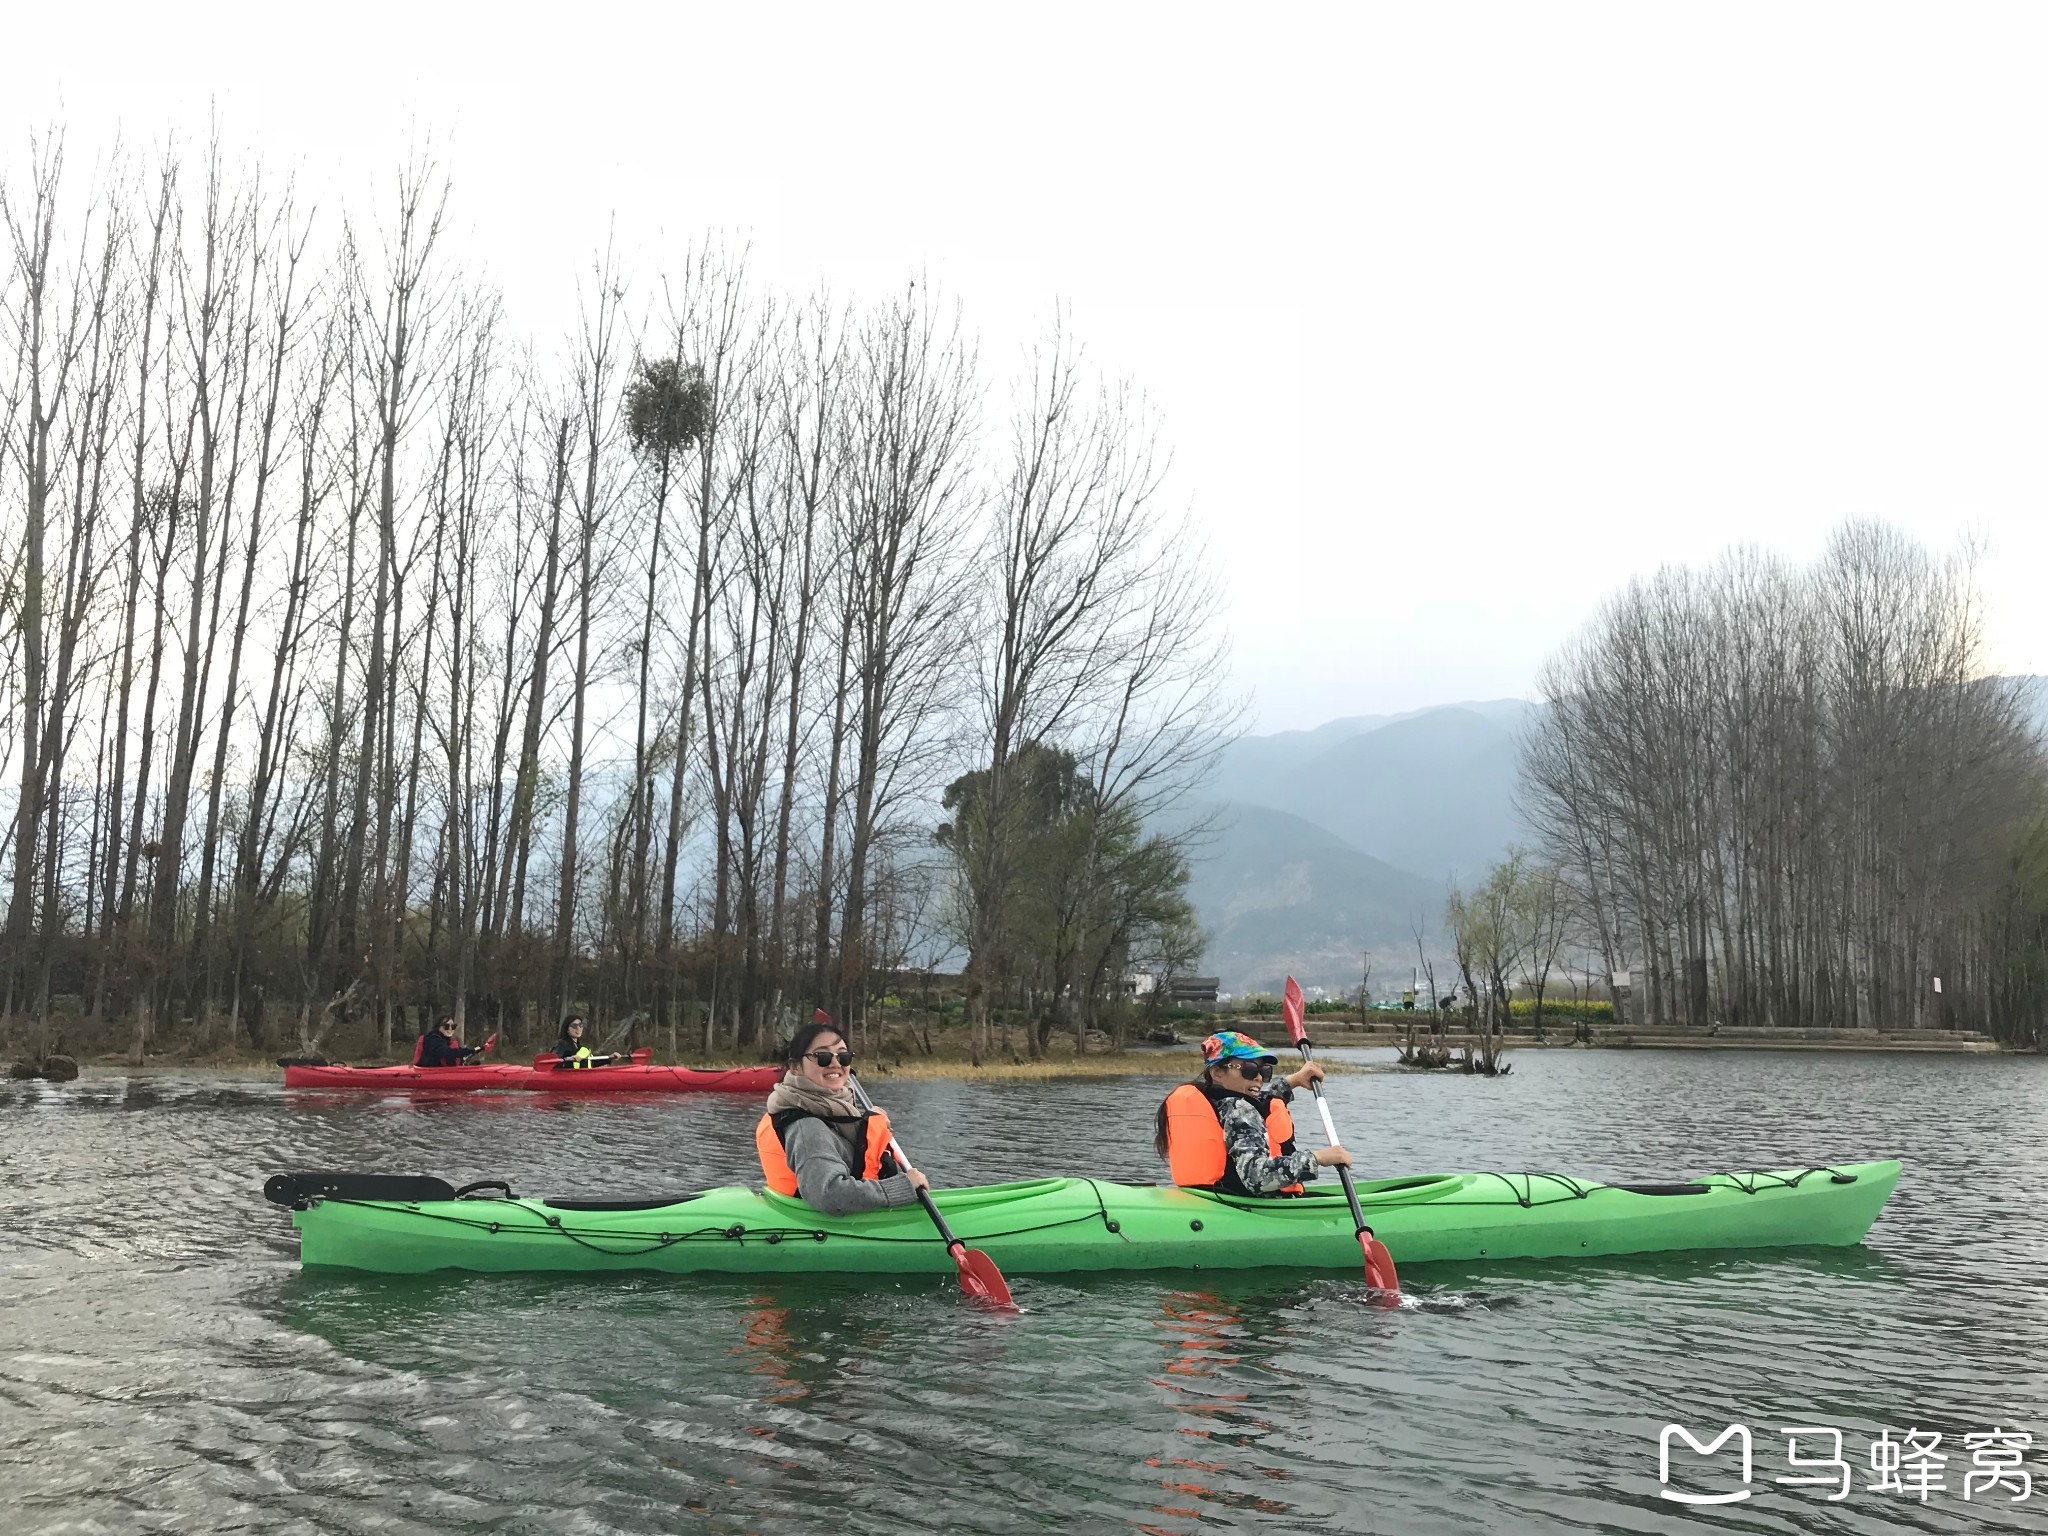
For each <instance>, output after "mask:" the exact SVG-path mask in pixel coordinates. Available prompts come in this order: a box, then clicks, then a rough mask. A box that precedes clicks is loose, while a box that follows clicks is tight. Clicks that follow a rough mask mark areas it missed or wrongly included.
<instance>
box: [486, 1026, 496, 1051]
mask: <svg viewBox="0 0 2048 1536" xmlns="http://www.w3.org/2000/svg"><path fill="white" fill-rule="evenodd" d="M497 1043H498V1032H497V1031H496V1030H495V1029H494V1030H492V1031H491V1033H490V1038H489V1039H487V1040H485V1041H484V1049H485V1050H486V1051H489V1050H491V1049H493V1048H495V1047H496V1045H497Z"/></svg>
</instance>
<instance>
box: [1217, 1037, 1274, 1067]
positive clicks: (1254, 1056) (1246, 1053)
mask: <svg viewBox="0 0 2048 1536" xmlns="http://www.w3.org/2000/svg"><path fill="white" fill-rule="evenodd" d="M1233 1057H1234V1058H1237V1059H1239V1060H1248V1061H1278V1060H1279V1059H1280V1058H1279V1057H1278V1056H1275V1055H1274V1054H1273V1053H1272V1052H1271V1051H1269V1050H1267V1049H1266V1048H1265V1047H1264V1046H1263V1045H1261V1044H1259V1042H1258V1041H1256V1040H1254V1039H1253V1038H1252V1037H1251V1036H1250V1035H1241V1034H1239V1033H1238V1032H1237V1031H1236V1030H1234V1029H1225V1030H1220V1031H1218V1032H1217V1033H1216V1034H1213V1035H1211V1036H1210V1037H1209V1038H1208V1039H1206V1040H1204V1041H1203V1042H1202V1060H1203V1061H1205V1062H1207V1063H1208V1064H1209V1065H1210V1066H1212V1067H1213V1066H1215V1065H1216V1063H1217V1062H1219V1061H1229V1060H1231V1059H1232V1058H1233Z"/></svg>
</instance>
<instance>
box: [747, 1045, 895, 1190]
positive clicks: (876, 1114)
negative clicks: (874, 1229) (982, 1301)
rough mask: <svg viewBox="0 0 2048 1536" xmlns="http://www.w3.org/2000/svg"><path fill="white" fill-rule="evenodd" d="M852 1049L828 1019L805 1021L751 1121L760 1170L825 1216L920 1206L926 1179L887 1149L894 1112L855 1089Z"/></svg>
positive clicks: (775, 1187) (771, 1182)
mask: <svg viewBox="0 0 2048 1536" xmlns="http://www.w3.org/2000/svg"><path fill="white" fill-rule="evenodd" d="M852 1067H853V1052H852V1050H851V1049H849V1048H848V1046H847V1044H846V1038H845V1036H843V1035H841V1034H840V1033H839V1031H838V1029H837V1028H836V1027H834V1026H833V1025H831V1024H827V1023H823V1022H817V1023H811V1024H806V1025H805V1026H804V1027H803V1028H802V1029H800V1030H798V1031H797V1032H796V1034H795V1036H794V1037H793V1038H792V1039H791V1040H790V1042H789V1070H788V1071H786V1072H784V1073H783V1075H782V1081H781V1082H779V1083H777V1084H776V1085H775V1089H774V1091H773V1092H772V1093H770V1094H769V1095H768V1105H767V1111H766V1113H764V1114H763V1115H762V1116H761V1120H760V1123H759V1124H758V1125H756V1126H755V1127H754V1149H755V1150H756V1151H757V1152H759V1153H760V1154H761V1173H762V1176H763V1178H764V1179H765V1180H766V1181H767V1184H768V1187H769V1189H771V1190H773V1191H774V1192H775V1193H776V1194H778V1195H795V1196H796V1197H797V1198H798V1199H800V1200H802V1201H803V1202H804V1203H805V1204H806V1205H809V1206H811V1207H813V1208H815V1209H816V1210H819V1211H822V1212H823V1213H824V1214H825V1215H827V1216H851V1215H853V1214H854V1213H855V1212H857V1211H879V1210H885V1209H887V1208H888V1207H890V1206H894V1205H915V1204H916V1203H917V1192H918V1191H919V1190H920V1189H924V1188H926V1187H928V1186H927V1182H926V1180H925V1176H924V1175H923V1174H921V1173H919V1172H918V1171H917V1170H916V1169H915V1168H911V1167H908V1166H898V1164H897V1162H896V1159H895V1158H894V1157H893V1156H891V1155H890V1152H889V1117H888V1116H887V1115H885V1114H883V1113H882V1112H881V1111H880V1110H879V1109H877V1110H869V1111H863V1110H862V1109H861V1107H860V1105H859V1103H858V1102H857V1101H856V1100H855V1099H854V1096H853V1074H852V1070H851V1069H852Z"/></svg>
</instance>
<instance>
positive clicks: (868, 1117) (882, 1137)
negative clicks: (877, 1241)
mask: <svg viewBox="0 0 2048 1536" xmlns="http://www.w3.org/2000/svg"><path fill="white" fill-rule="evenodd" d="M804 1115H805V1111H803V1110H801V1109H785V1110H780V1111H778V1112H777V1113H775V1114H772V1115H763V1116H762V1117H761V1119H760V1123H759V1124H757V1125H756V1126H755V1127H754V1150H755V1151H756V1152H758V1153H760V1154H761V1177H762V1179H763V1180H764V1181H765V1182H766V1183H767V1185H768V1187H769V1188H770V1189H771V1190H773V1191H774V1192H775V1193H776V1194H778V1195H795V1194H797V1187H796V1170H795V1169H793V1168H791V1167H790V1166H789V1154H788V1153H787V1152H785V1151H784V1150H783V1147H782V1134H783V1132H784V1131H786V1130H788V1129H789V1126H790V1122H792V1121H794V1120H801V1119H803V1118H804ZM811 1118H813V1119H818V1120H822V1119H824V1118H825V1117H824V1116H822V1115H814V1116H812V1117H811ZM859 1118H860V1121H861V1126H862V1132H861V1134H862V1136H863V1138H864V1141H863V1145H864V1147H865V1148H866V1155H865V1156H864V1157H863V1158H862V1159H861V1170H860V1176H861V1177H862V1178H864V1179H879V1178H883V1177H885V1176H886V1175H888V1174H890V1173H894V1172H895V1171H896V1160H895V1159H894V1158H892V1157H890V1156H889V1137H890V1135H891V1132H890V1130H889V1117H888V1116H887V1115H885V1114H884V1113H882V1111H881V1110H879V1109H875V1110H870V1111H868V1113H866V1114H865V1115H862V1116H860V1117H859ZM828 1123H829V1122H828ZM1217 1131H1218V1133H1219V1134H1220V1133H1221V1131H1222V1127H1221V1126H1218V1127H1217Z"/></svg>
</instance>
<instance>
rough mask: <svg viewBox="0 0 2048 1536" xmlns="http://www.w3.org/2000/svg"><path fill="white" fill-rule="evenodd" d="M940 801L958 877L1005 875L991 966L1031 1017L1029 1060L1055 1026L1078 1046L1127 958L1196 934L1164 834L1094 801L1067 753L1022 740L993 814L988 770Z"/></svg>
mask: <svg viewBox="0 0 2048 1536" xmlns="http://www.w3.org/2000/svg"><path fill="white" fill-rule="evenodd" d="M943 804H944V807H945V809H946V811H947V813H948V815H949V819H948V820H947V821H946V822H945V823H943V824H942V825H941V826H940V827H939V828H938V831H937V833H936V838H937V841H938V843H939V845H940V846H941V847H943V848H945V849H946V850H948V851H949V852H950V853H951V854H952V855H953V857H954V859H955V861H956V863H957V865H958V867H959V868H960V869H961V870H962V872H963V874H964V873H965V871H967V870H970V869H987V868H989V867H991V866H996V867H1001V868H1003V869H1004V870H1006V871H1007V872H1008V880H1007V889H1006V890H1005V891H1004V892H1003V893H1002V894H1003V900H1002V902H1001V906H1000V910H1001V912H1002V914H1003V918H1002V922H1001V924H1000V926H999V929H998V930H997V932H996V933H995V934H994V935H992V938H993V941H994V942H993V943H992V944H991V945H990V946H989V950H990V953H989V964H990V968H991V971H992V973H993V979H994V980H995V982H996V983H997V985H998V986H999V987H1000V988H1001V989H1002V991H1003V992H1004V993H1006V994H1008V995H1009V996H1011V997H1013V998H1014V999H1016V1000H1017V1002H1019V1003H1020V1004H1021V1005H1022V1006H1023V1008H1024V1010H1025V1012H1026V1013H1027V1015H1028V1016H1029V1017H1030V1020H1031V1028H1030V1036H1029V1038H1030V1043H1031V1049H1032V1053H1033V1054H1034V1055H1041V1054H1043V1053H1044V1051H1045V1049H1046V1047H1047V1045H1048V1044H1049V1043H1050V1041H1051V1038H1052V1033H1053V1031H1054V1029H1056V1028H1057V1027H1059V1026H1060V1025H1061V1024H1063V1023H1064V1024H1066V1025H1067V1026H1068V1027H1070V1028H1071V1029H1072V1030H1073V1032H1074V1037H1075V1042H1076V1047H1077V1049H1078V1048H1083V1047H1085V1043H1086V1039H1087V1031H1088V1029H1089V1028H1090V1027H1091V1026H1092V1025H1094V1024H1095V1023H1096V1022H1097V1021H1098V1020H1099V1019H1100V1018H1101V1017H1102V1013H1103V1009H1104V1007H1105V1005H1106V1004H1108V1003H1110V1002H1112V1001H1113V1000H1114V999H1115V998H1116V997H1117V996H1118V995H1119V992H1120V986H1119V984H1120V982H1121V980H1122V977H1123V975H1124V972H1125V970H1126V968H1127V967H1128V965H1129V963H1130V959H1131V956H1132V954H1133V953H1134V952H1136V951H1139V950H1145V951H1150V950H1164V949H1167V948H1172V949H1173V950H1174V952H1175V953H1176V954H1181V955H1185V954H1187V953H1188V951H1189V949H1190V942H1189V934H1190V933H1191V932H1198V931H1199V930H1197V929H1196V928H1195V914H1194V909H1193V907H1192V906H1191V905H1190V904H1189V902H1188V899H1187V894H1186V892H1187V883H1188V864H1187V859H1186V858H1185V856H1184V855H1183V854H1182V852H1181V850H1180V849H1179V847H1178V846H1177V845H1176V844H1175V843H1174V842H1173V841H1172V840H1171V839H1170V838H1166V837H1162V836H1158V835H1150V836H1148V835H1147V834H1146V833H1145V830H1144V827H1143V824H1142V822H1141V821H1140V819H1139V817H1138V816H1137V815H1136V813H1135V812H1133V811H1132V810H1130V809H1129V808H1128V807H1120V806H1114V805H1104V804H1102V803H1101V801H1100V799H1099V797H1098V796H1097V794H1096V792H1095V790H1094V788H1093V786H1092V785H1091V784H1090V783H1089V781H1088V779H1087V777H1086V776H1085V775H1084V774H1083V773H1082V772H1081V771H1080V769H1079V766H1078V764H1077V763H1076V761H1075V759H1074V756H1073V754H1072V753H1070V752H1066V751H1064V750H1062V749H1060V748H1058V747H1055V746H1051V745H1048V744H1045V743H1042V742H1031V743H1027V744H1026V745H1025V746H1024V747H1023V748H1022V749H1021V750H1020V751H1019V752H1018V753H1017V754H1016V755H1015V757H1014V759H1013V760H1012V763H1011V765H1010V770H1009V781H1008V787H1007V791H1006V793H1005V795H1004V797H1003V805H1002V808H1001V812H1000V814H994V813H992V812H991V808H990V795H989V774H988V772H987V771H986V770H977V771H975V772H972V773H967V774H963V775H961V776H960V777H959V778H957V779H955V780H954V781H953V782H952V783H951V784H950V785H948V786H947V788H946V793H945V798H944V802H943ZM994 838H1001V839H1003V840H1004V843H1005V846H1003V847H1002V849H1001V852H1002V854H1003V857H1002V858H1001V859H999V860H991V859H989V858H988V857H987V854H988V853H989V852H990V851H991V845H990V844H989V843H988V841H987V840H988V839H994ZM1195 953H1196V954H1197V955H1198V954H1199V950H1198V949H1197V950H1196V951H1195Z"/></svg>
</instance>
